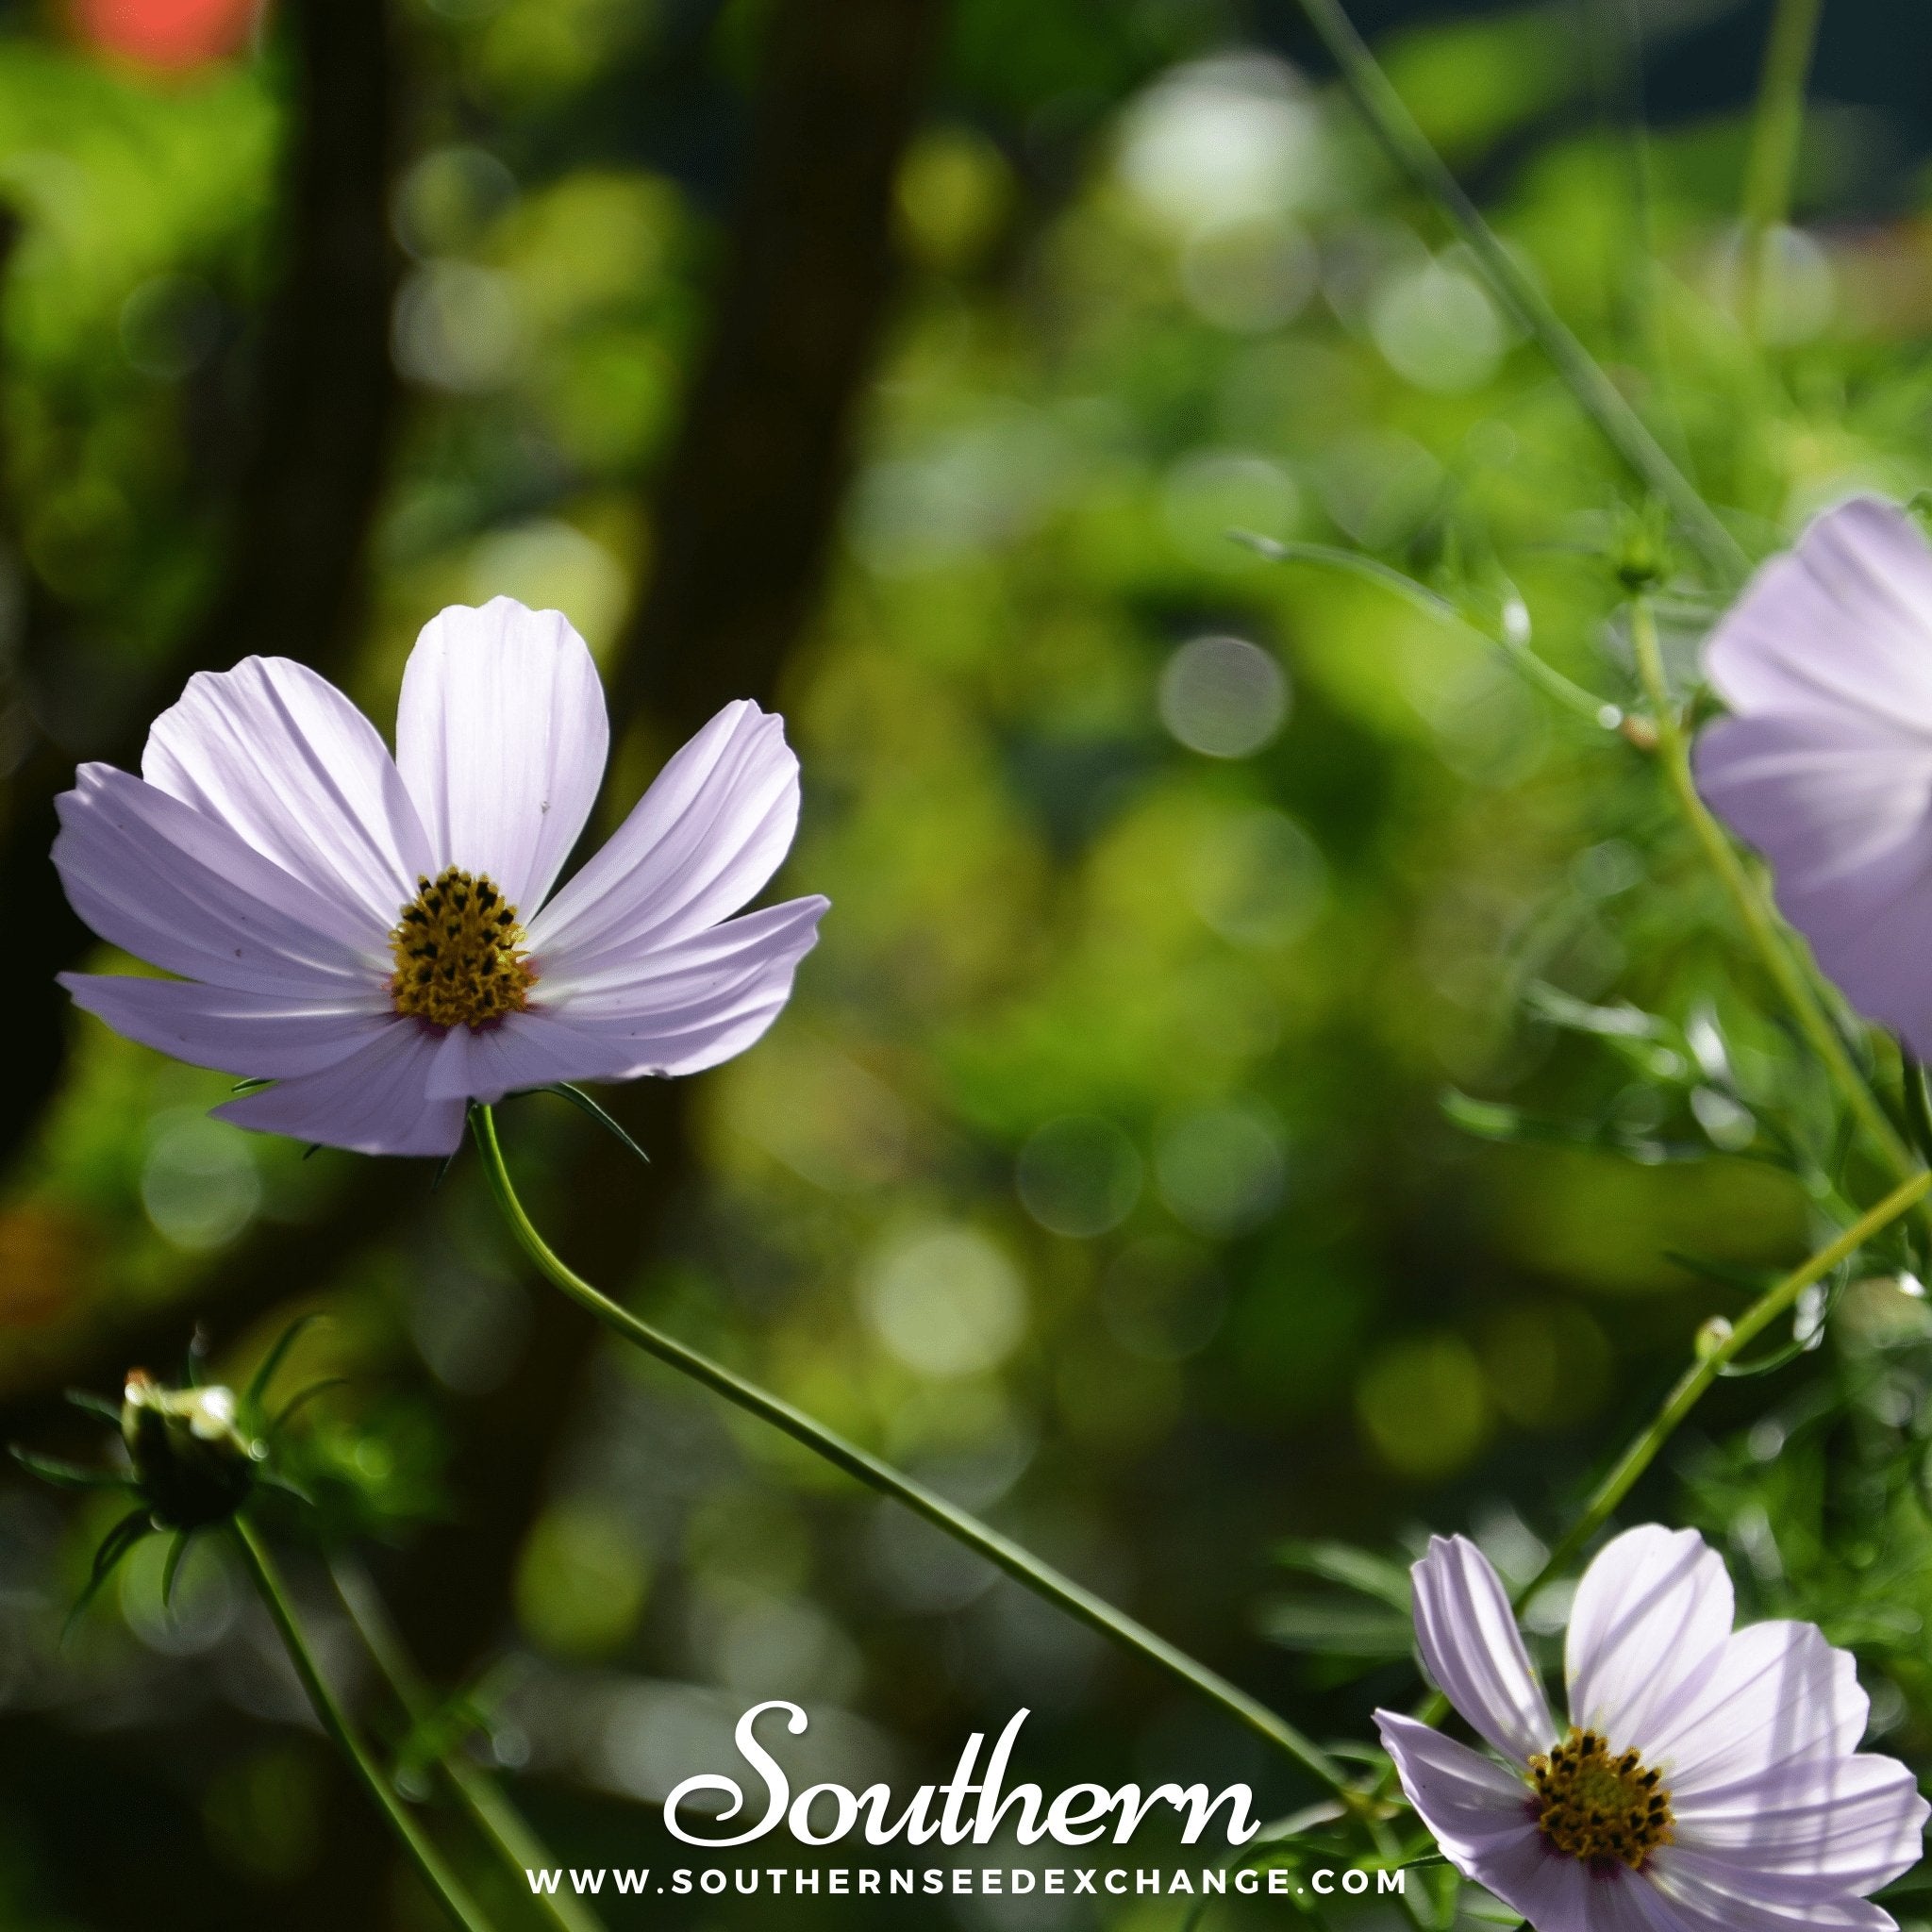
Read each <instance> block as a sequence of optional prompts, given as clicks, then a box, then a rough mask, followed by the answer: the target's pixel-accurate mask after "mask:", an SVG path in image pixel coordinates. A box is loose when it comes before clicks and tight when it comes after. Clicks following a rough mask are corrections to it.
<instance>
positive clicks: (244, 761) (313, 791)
mask: <svg viewBox="0 0 1932 1932" xmlns="http://www.w3.org/2000/svg"><path fill="white" fill-rule="evenodd" d="M141 770H142V776H143V777H144V778H145V779H146V780H147V781H148V783H149V784H150V785H154V786H157V787H158V789H159V790H161V791H165V792H167V793H168V794H169V795H170V796H171V797H175V798H178V799H180V800H181V801H182V802H183V803H184V804H186V805H192V806H193V807H195V808H196V809H198V810H200V811H202V812H205V813H207V814H208V817H210V818H215V819H219V820H221V821H222V823H223V824H225V825H227V826H228V827H229V828H230V829H231V830H232V831H235V832H238V833H239V834H240V835H241V836H242V838H243V839H245V840H246V841H248V843H249V844H251V845H252V846H254V847H255V849H256V850H257V851H258V852H259V853H262V854H263V855H264V856H265V857H267V858H272V859H274V860H275V863H276V864H277V865H279V866H280V867H281V868H282V869H283V870H284V871H285V872H289V873H292V874H294V875H295V876H296V877H298V878H302V879H306V880H308V882H309V884H310V885H312V886H313V887H314V888H315V890H316V891H318V892H322V893H324V894H325V895H327V896H328V897H329V898H331V899H335V900H339V901H340V902H341V904H342V906H343V907H344V908H345V909H346V910H347V911H348V913H349V914H350V916H351V917H352V918H356V919H358V920H359V921H360V922H361V923H362V924H365V925H367V926H369V927H370V928H371V939H372V942H373V943H375V944H380V943H381V941H382V939H383V936H384V935H385V934H386V933H387V932H388V931H389V929H390V928H391V926H392V925H393V924H395V921H396V913H397V910H398V908H400V907H401V906H402V905H403V903H404V902H405V901H406V900H408V898H409V897H410V896H411V895H412V894H413V893H414V891H415V890H416V885H415V882H416V878H417V875H418V874H420V873H422V872H424V871H425V870H426V869H427V868H428V866H429V862H430V852H429V841H428V838H427V837H426V835H425V832H424V830H423V824H422V821H421V820H420V819H419V818H418V817H417V814H416V808H415V806H414V805H413V804H411V802H410V800H409V794H408V791H406V790H405V789H404V786H403V780H402V775H401V774H400V773H398V772H397V770H396V768H395V763H394V761H393V760H392V759H391V757H390V755H389V749H388V747H387V746H386V745H385V744H384V743H383V741H382V739H381V737H380V735H379V734H378V733H377V731H376V729H375V726H374V725H373V724H370V722H369V721H368V719H366V718H365V717H364V716H363V715H362V713H361V712H360V711H358V709H357V708H355V706H354V705H352V704H351V703H350V702H349V701H348V699H347V698H345V697H344V696H343V695H342V694H341V691H338V690H336V688H335V687H334V685H332V684H330V683H329V682H328V681H327V679H325V678H323V677H319V676H317V675H316V674H315V673H314V672H313V671H310V670H309V669H308V667H307V666H306V665H303V664H297V663H294V662H292V661H291V660H290V659H289V658H243V659H242V662H241V663H239V664H238V665H236V666H235V668H234V669H233V670H232V671H220V672H207V671H204V672H199V673H197V674H196V675H194V676H193V677H192V678H190V679H189V680H188V688H187V690H186V691H183V692H182V694H181V699H180V702H179V703H177V704H175V705H173V706H171V707H170V708H168V709H167V710H165V711H163V712H162V713H161V715H160V716H159V717H158V718H157V719H156V720H155V722H154V725H153V728H152V729H151V730H150V731H149V733H148V740H147V750H146V752H145V754H144V755H143V756H142V764H141Z"/></svg>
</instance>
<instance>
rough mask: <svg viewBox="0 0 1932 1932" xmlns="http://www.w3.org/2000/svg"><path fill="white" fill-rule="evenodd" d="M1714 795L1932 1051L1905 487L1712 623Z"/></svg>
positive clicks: (1835, 958)
mask: <svg viewBox="0 0 1932 1932" xmlns="http://www.w3.org/2000/svg"><path fill="white" fill-rule="evenodd" d="M1705 669H1706V673H1707V676H1708V677H1709V679H1710V682H1711V684H1712V685H1713V686H1714V687H1715V689H1716V691H1717V692H1718V695H1719V696H1720V697H1722V698H1723V699H1724V703H1725V705H1726V706H1727V707H1728V708H1729V709H1730V712H1731V715H1730V716H1729V717H1728V718H1723V719H1720V720H1719V721H1718V722H1717V723H1716V724H1712V725H1710V726H1709V728H1708V729H1707V730H1706V731H1705V732H1704V733H1703V734H1702V736H1701V737H1700V739H1699V741H1698V744H1697V783H1698V787H1699V789H1700V790H1701V791H1703V793H1704V796H1705V798H1706V799H1707V801H1708V802H1709V804H1710V807H1711V808H1712V809H1713V810H1714V811H1715V812H1717V813H1718V815H1719V816H1720V817H1721V818H1723V819H1724V821H1725V823H1726V824H1729V825H1730V826H1731V827H1732V828H1733V829H1734V830H1735V831H1736V832H1738V833H1739V835H1740V837H1742V838H1743V839H1745V840H1747V841H1749V842H1750V843H1751V844H1753V845H1755V846H1757V849H1758V850H1759V851H1760V852H1762V853H1763V854H1764V856H1765V857H1766V858H1768V859H1769V860H1770V861H1771V863H1772V868H1773V871H1774V876H1775V884H1776V891H1777V902H1778V906H1779V908H1780V909H1781V910H1782V911H1783V913H1784V915H1785V917H1786V918H1787V919H1789V920H1790V922H1791V924H1793V925H1795V926H1796V927H1797V928H1798V930H1799V931H1800V932H1802V933H1803V934H1804V935H1805V937H1806V938H1807V940H1808V941H1810V942H1811V949H1812V951H1813V952H1814V953H1815V954H1816V955H1817V958H1818V963H1819V965H1820V966H1822V967H1823V968H1824V971H1825V972H1826V973H1827V974H1830V975H1831V977H1832V978H1833V979H1834V980H1836V981H1837V982H1838V984H1839V985H1840V987H1842V988H1843V989H1844V991H1845V993H1846V995H1847V997H1848V998H1849V999H1850V1000H1851V1002H1852V1004H1853V1005H1854V1006H1855V1007H1857V1008H1858V1010H1859V1011H1860V1012H1861V1013H1863V1014H1864V1015H1865V1016H1866V1017H1867V1018H1868V1019H1872V1020H1876V1021H1879V1022H1881V1023H1882V1024H1885V1025H1887V1026H1890V1027H1891V1028H1893V1029H1894V1030H1895V1031H1896V1032H1897V1033H1898V1034H1899V1035H1900V1036H1901V1037H1902V1038H1903V1039H1904V1040H1905V1041H1906V1043H1907V1045H1908V1046H1909V1047H1910V1048H1911V1049H1912V1051H1913V1052H1914V1053H1915V1054H1916V1055H1917V1056H1918V1057H1919V1058H1921V1059H1926V1058H1932V972H1928V971H1927V966H1926V962H1927V960H1928V959H1932V548H1928V547H1927V545H1926V542H1925V539H1924V537H1923V536H1922V535H1921V534H1920V532H1919V528H1918V526H1917V525H1915V524H1914V523H1913V522H1912V520H1911V519H1910V518H1909V517H1908V516H1907V515H1906V513H1905V512H1904V511H1903V510H1901V509H1898V508H1894V507H1893V506H1892V505H1890V504H1887V503H1880V502H1877V501H1876V500H1874V499H1873V498H1870V497H1864V498H1858V499H1857V500H1855V501H1853V502H1850V503H1847V504H1844V505H1842V506H1840V508H1837V509H1834V510H1830V511H1828V512H1827V513H1826V514H1825V515H1824V516H1821V517H1820V518H1818V519H1817V521H1816V522H1814V523H1813V524H1812V525H1810V526H1809V528H1807V530H1806V531H1805V533H1804V535H1803V536H1801V537H1800V538H1799V539H1798V543H1797V547H1796V548H1795V549H1794V550H1791V551H1789V552H1787V553H1786V554H1785V555H1783V556H1781V557H1776V558H1773V559H1772V560H1771V561H1770V562H1769V563H1767V564H1766V565H1765V566H1764V567H1763V569H1762V570H1760V571H1759V572H1758V573H1757V576H1756V577H1755V578H1753V580H1752V582H1751V584H1750V586H1749V588H1748V589H1747V590H1746V591H1744V593H1743V595H1742V596H1741V597H1740V599H1739V600H1738V602H1737V604H1736V605H1735V606H1734V607H1733V608H1732V609H1731V610H1730V611H1729V612H1728V613H1727V615H1726V616H1725V617H1724V621H1723V623H1722V624H1720V625H1718V627H1717V630H1716V631H1715V633H1714V634H1713V635H1712V637H1711V640H1710V641H1709V644H1708V645H1707V649H1706V653H1705Z"/></svg>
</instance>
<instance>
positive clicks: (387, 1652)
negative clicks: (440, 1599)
mask: <svg viewBox="0 0 1932 1932" xmlns="http://www.w3.org/2000/svg"><path fill="white" fill-rule="evenodd" d="M329 1581H330V1582H331V1583H333V1584H334V1585H335V1588H336V1595H337V1597H338V1598H339V1599H340V1600H341V1606H342V1608H343V1610H344V1612H345V1613H346V1614H347V1616H348V1619H349V1622H350V1623H351V1624H353V1625H354V1626H355V1629H356V1634H357V1635H358V1637H359V1638H360V1639H361V1640H362V1647H363V1649H365V1650H366V1651H367V1652H368V1653H369V1656H370V1660H371V1661H372V1662H373V1663H374V1664H375V1668H376V1670H377V1671H378V1672H379V1673H380V1674H381V1676H382V1679H383V1681H384V1682H385V1683H386V1684H387V1685H388V1686H389V1689H390V1693H391V1696H393V1697H394V1699H395V1701H396V1703H397V1704H398V1705H399V1706H401V1707H402V1711H403V1715H404V1716H405V1717H407V1718H408V1721H409V1722H410V1723H411V1724H422V1723H423V1722H424V1720H425V1718H427V1717H428V1716H430V1714H431V1710H432V1700H431V1695H430V1691H429V1687H428V1686H427V1685H426V1684H425V1682H424V1681H423V1678H422V1676H421V1674H419V1673H418V1671H417V1669H416V1666H415V1664H414V1662H413V1661H412V1660H411V1659H410V1657H409V1655H408V1652H407V1651H406V1650H405V1649H404V1648H403V1643H402V1640H401V1638H400V1637H399V1636H398V1635H397V1633H396V1631H395V1628H394V1626H393V1625H392V1624H391V1623H390V1621H389V1617H388V1614H387V1613H386V1611H385V1610H384V1609H383V1607H382V1605H381V1603H380V1602H379V1601H378V1600H377V1598H376V1595H375V1590H374V1589H373V1588H372V1586H371V1585H370V1583H369V1580H368V1578H367V1577H366V1576H363V1575H361V1574H359V1573H356V1572H347V1571H345V1570H344V1568H343V1566H342V1565H341V1564H338V1563H331V1564H330V1565H329ZM437 1763H438V1768H439V1769H440V1770H441V1772H442V1774H443V1775H444V1776H445V1777H446V1778H447V1779H448V1780H449V1783H450V1789H451V1790H453V1791H454V1792H455V1793H456V1797H457V1802H458V1804H459V1805H460V1806H461V1807H462V1809H463V1810H464V1812H465V1813H466V1814H467V1815H468V1817H469V1820H470V1823H471V1824H474V1825H475V1828H476V1830H477V1831H478V1833H480V1834H481V1836H482V1837H483V1839H484V1840H486V1841H487V1842H488V1843H489V1845H490V1847H491V1850H492V1851H493V1852H494V1853H495V1854H496V1856H497V1857H498V1858H499V1859H500V1861H501V1862H502V1864H503V1867H504V1870H505V1873H506V1874H508V1878H509V1880H510V1884H511V1886H512V1889H513V1890H515V1891H516V1892H517V1893H518V1894H519V1896H521V1895H522V1893H523V1891H524V1890H525V1888H526V1887H527V1886H528V1884H529V1877H528V1874H530V1873H532V1872H537V1871H547V1870H549V1869H551V1868H552V1867H553V1866H554V1865H555V1864H556V1860H555V1859H554V1858H552V1857H551V1856H550V1854H549V1852H548V1850H547V1849H546V1848H545V1847H544V1844H543V1841H542V1840H541V1839H540V1838H539V1837H538V1836H537V1834H536V1833H535V1832H534V1831H533V1830H532V1829H531V1828H530V1826H529V1824H527V1823H526V1822H525V1818H524V1816H523V1814H522V1813H521V1812H520V1811H518V1809H517V1808H516V1807H515V1806H514V1805H512V1804H511V1803H510V1801H509V1800H508V1798H507V1797H506V1796H505V1795H504V1792H503V1790H502V1788H501V1786H499V1785H498V1784H497V1782H496V1780H495V1779H494V1778H492V1777H491V1775H490V1774H488V1773H487V1772H486V1771H484V1770H483V1769H482V1767H481V1766H479V1765H476V1764H474V1763H472V1762H471V1761H470V1759H469V1758H468V1757H464V1756H463V1754H462V1751H461V1750H460V1749H459V1748H458V1749H455V1750H451V1751H449V1752H448V1753H446V1754H445V1755H444V1756H442V1757H440V1758H439V1759H438V1760H437ZM530 1903H531V1905H532V1906H534V1907H536V1908H537V1910H538V1911H540V1912H541V1914H542V1915H543V1916H544V1917H545V1918H546V1919H548V1920H549V1921H550V1923H551V1924H552V1925H554V1926H556V1927H557V1932H603V1923H602V1921H601V1920H599V1919H598V1918H597V1917H596V1915H595V1914H594V1913H593V1912H591V1909H590V1907H588V1906H586V1905H585V1904H584V1902H583V1900H582V1899H580V1898H578V1897H576V1896H575V1894H574V1893H566V1892H563V1891H555V1892H548V1891H539V1892H535V1893H533V1894H532V1896H531V1899H530Z"/></svg>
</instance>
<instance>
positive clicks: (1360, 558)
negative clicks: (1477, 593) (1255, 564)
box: [1230, 530, 1624, 731]
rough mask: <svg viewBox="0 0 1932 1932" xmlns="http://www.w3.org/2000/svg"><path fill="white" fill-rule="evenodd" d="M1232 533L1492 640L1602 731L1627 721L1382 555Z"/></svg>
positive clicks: (1510, 636)
mask: <svg viewBox="0 0 1932 1932" xmlns="http://www.w3.org/2000/svg"><path fill="white" fill-rule="evenodd" d="M1230 534H1231V535H1232V536H1233V537H1234V538H1235V539H1236V540H1237V541H1240V542H1241V543H1244V544H1246V545H1247V547H1248V548H1249V549H1250V550H1253V551H1256V552H1257V553H1258V554H1259V555H1260V556H1262V557H1265V558H1270V559H1271V560H1272V561H1273V562H1275V563H1312V564H1318V565H1320V566H1321V567H1322V568H1323V569H1324V570H1332V571H1341V572H1342V573H1343V574H1344V575H1349V576H1354V577H1359V578H1361V579H1362V580H1363V581H1364V582H1367V583H1371V584H1376V585H1379V586H1380V587H1381V588H1382V589H1383V590H1385V591H1394V593H1395V594H1396V595H1397V596H1398V597H1400V598H1402V599H1403V600H1404V601H1405V602H1406V603H1408V604H1410V605H1412V606H1413V607H1414V608H1416V609H1418V610H1421V611H1423V612H1424V614H1426V615H1427V616H1430V617H1433V618H1435V619H1436V620H1437V622H1438V623H1441V624H1448V625H1455V627H1456V628H1457V630H1460V631H1463V632H1466V633H1467V634H1468V635H1469V636H1470V637H1473V638H1475V639H1477V640H1478V641H1481V642H1482V643H1484V644H1487V645H1488V646H1489V648H1490V649H1491V650H1492V651H1494V652H1495V653H1496V654H1497V655H1498V656H1499V657H1501V658H1503V660H1504V662H1506V663H1507V664H1508V665H1509V666H1510V667H1511V668H1512V669H1513V670H1515V671H1516V672H1517V673H1519V674H1520V675H1522V676H1523V677H1524V679H1525V680H1527V682H1529V683H1530V684H1532V685H1534V686H1535V687H1536V689H1537V690H1538V691H1541V692H1542V693H1543V695H1544V696H1545V697H1548V698H1553V699H1555V700H1556V702H1557V704H1559V705H1561V706H1562V707H1563V708H1564V709H1565V710H1567V711H1570V712H1573V713H1574V715H1575V716H1577V717H1578V718H1581V719H1583V720H1585V721H1586V722H1587V723H1589V724H1593V725H1594V726H1596V728H1597V729H1598V730H1600V731H1614V730H1616V729H1617V727H1618V726H1619V725H1620V724H1622V723H1623V722H1624V714H1623V712H1622V711H1621V710H1619V709H1618V708H1617V707H1616V706H1615V705H1613V704H1611V703H1609V702H1608V701H1607V699H1604V698H1600V697H1598V696H1597V695H1596V693H1595V692H1594V691H1585V690H1584V688H1583V687H1582V686H1581V685H1580V684H1576V683H1574V682H1573V681H1572V680H1571V679H1569V678H1567V677H1565V676H1564V675H1563V674H1562V673H1561V672H1560V671H1558V670H1557V667H1556V666H1555V665H1554V664H1549V663H1546V662H1545V661H1544V660H1543V659H1542V658H1540V657H1538V656H1537V654H1536V653H1535V652H1534V651H1533V650H1531V649H1530V647H1529V643H1528V641H1527V640H1526V639H1524V638H1522V637H1519V636H1517V635H1516V634H1515V633H1514V632H1513V631H1512V630H1511V629H1510V628H1509V627H1508V625H1504V626H1503V627H1502V628H1501V629H1498V630H1494V631H1491V630H1487V629H1485V628H1484V627H1483V626H1482V625H1479V624H1477V623H1475V622H1474V619H1472V618H1471V617H1470V616H1469V615H1468V614H1467V613H1466V612H1465V611H1463V610H1462V609H1461V608H1459V607H1458V606H1457V605H1456V604H1454V603H1452V602H1451V601H1450V599H1449V598H1447V597H1444V596H1441V595H1440V594H1439V593H1438V592H1436V591H1432V590H1430V589H1429V587H1428V586H1427V585H1426V584H1419V583H1417V582H1416V580H1415V579H1414V578H1413V577H1412V576H1408V575H1406V574H1405V573H1403V572H1402V571H1399V570H1396V569H1394V568H1393V567H1392V566H1391V565H1389V564H1386V563H1384V562H1383V561H1382V560H1381V559H1380V558H1375V557H1367V556H1364V555H1363V554H1362V552H1360V551H1358V550H1341V549H1338V548H1337V547H1336V546H1335V545H1334V544H1331V543H1283V542H1279V541H1276V540H1275V539H1274V538H1273V537H1260V536H1257V535H1256V534H1255V533H1254V532H1253V531H1252V530H1235V531H1232V532H1230ZM1525 627H1526V626H1525Z"/></svg>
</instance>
